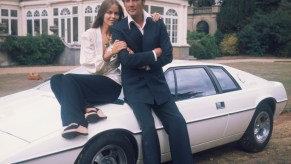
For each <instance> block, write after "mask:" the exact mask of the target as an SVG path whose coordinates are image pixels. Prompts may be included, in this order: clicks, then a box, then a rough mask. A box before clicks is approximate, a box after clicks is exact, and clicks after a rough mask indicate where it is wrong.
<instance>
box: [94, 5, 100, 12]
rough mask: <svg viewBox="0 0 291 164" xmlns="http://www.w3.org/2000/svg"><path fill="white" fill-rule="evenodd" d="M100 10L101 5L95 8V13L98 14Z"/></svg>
mask: <svg viewBox="0 0 291 164" xmlns="http://www.w3.org/2000/svg"><path fill="white" fill-rule="evenodd" d="M99 9H100V5H97V6H96V7H95V13H98V11H99Z"/></svg>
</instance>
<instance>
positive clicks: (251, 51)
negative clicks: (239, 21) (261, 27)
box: [239, 25, 263, 56]
mask: <svg viewBox="0 0 291 164" xmlns="http://www.w3.org/2000/svg"><path fill="white" fill-rule="evenodd" d="M258 35H259V34H258V33H257V32H256V31H255V30H254V28H253V27H252V26H250V25H247V26H246V27H245V28H243V30H242V31H241V32H240V33H239V45H240V48H241V51H242V53H246V54H248V55H252V56H262V54H263V50H262V47H261V44H260V42H259V40H258V38H259V36H258Z"/></svg>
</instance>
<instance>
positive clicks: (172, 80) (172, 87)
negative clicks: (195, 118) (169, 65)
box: [165, 70, 176, 97]
mask: <svg viewBox="0 0 291 164" xmlns="http://www.w3.org/2000/svg"><path fill="white" fill-rule="evenodd" d="M165 78H166V80H167V83H168V86H169V88H170V91H171V94H172V96H174V97H175V94H176V90H175V89H176V86H175V85H176V84H175V76H174V71H173V70H171V71H168V72H166V74H165Z"/></svg>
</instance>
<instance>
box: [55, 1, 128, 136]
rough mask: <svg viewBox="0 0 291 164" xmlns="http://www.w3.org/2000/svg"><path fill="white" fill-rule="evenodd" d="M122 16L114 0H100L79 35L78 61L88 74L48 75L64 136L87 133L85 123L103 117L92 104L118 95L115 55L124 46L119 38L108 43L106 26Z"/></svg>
mask: <svg viewBox="0 0 291 164" xmlns="http://www.w3.org/2000/svg"><path fill="white" fill-rule="evenodd" d="M123 17H124V13H123V10H122V7H121V6H120V4H119V3H118V2H117V1H116V0H104V1H103V3H102V4H101V6H100V9H99V11H98V14H97V18H96V20H95V22H94V23H93V25H92V28H90V29H88V30H87V31H86V32H85V33H84V34H83V35H82V36H81V52H80V64H81V65H82V66H83V67H85V68H86V70H87V71H88V72H89V73H90V74H88V75H81V74H66V75H63V74H58V75H54V76H53V77H52V78H51V88H52V91H53V92H54V94H55V96H56V98H57V100H58V102H59V103H60V105H61V119H62V123H63V126H66V128H65V129H64V132H63V133H62V136H63V137H64V138H67V139H71V138H74V137H76V136H78V135H87V134H88V129H87V127H88V123H94V122H97V121H98V120H100V119H106V116H105V115H104V114H103V113H102V111H101V110H99V109H97V108H95V107H94V106H93V105H95V104H97V103H110V102H113V101H115V100H116V99H117V98H118V96H119V94H120V91H121V80H120V70H119V69H118V67H119V65H120V63H119V61H118V59H117V56H116V55H115V54H117V53H118V52H119V51H120V50H122V49H126V48H127V45H126V43H125V42H121V41H116V42H114V43H111V42H110V41H111V40H110V39H111V35H110V31H109V28H110V27H111V26H112V25H113V24H114V23H115V22H116V21H119V20H120V19H122V18H123ZM128 50H129V49H128ZM129 51H130V50H129Z"/></svg>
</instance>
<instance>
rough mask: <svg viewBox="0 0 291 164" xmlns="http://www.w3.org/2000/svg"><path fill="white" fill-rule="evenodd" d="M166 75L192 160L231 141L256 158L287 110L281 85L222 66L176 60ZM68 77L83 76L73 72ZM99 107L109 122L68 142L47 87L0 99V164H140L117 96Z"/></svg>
mask: <svg viewBox="0 0 291 164" xmlns="http://www.w3.org/2000/svg"><path fill="white" fill-rule="evenodd" d="M164 72H165V76H166V79H167V82H168V85H169V88H170V90H171V93H172V95H173V97H174V98H175V99H176V103H177V105H178V107H179V109H180V111H181V113H182V114H183V116H184V117H185V119H186V122H187V127H188V131H189V136H190V142H191V146H192V147H191V148H192V152H193V153H196V152H199V151H202V150H206V149H209V148H213V147H216V146H219V145H223V144H226V143H230V142H233V141H238V143H239V145H240V146H241V147H242V148H244V149H245V150H247V151H250V152H258V151H261V150H262V149H263V148H264V147H265V146H266V145H267V144H268V142H269V140H270V137H271V135H272V129H273V119H274V118H276V117H277V116H278V115H280V113H281V112H282V111H283V109H284V108H285V106H286V104H287V95H286V91H285V88H284V86H283V85H282V84H281V83H280V82H274V81H267V80H265V79H262V78H260V77H257V76H254V75H251V74H249V73H246V72H244V71H241V70H238V69H234V68H231V67H228V66H224V65H221V64H211V63H199V62H195V61H181V60H176V61H173V62H172V63H171V64H168V65H166V66H165V67H164ZM69 73H85V71H84V69H83V68H82V67H78V68H77V69H74V70H72V71H70V72H69ZM98 108H100V109H102V110H103V112H104V113H105V114H106V115H107V116H108V118H107V119H106V120H102V121H100V122H98V123H95V124H89V129H88V130H89V135H88V136H78V137H77V138H75V139H73V140H67V139H64V138H63V137H62V136H61V133H62V131H63V127H62V125H61V120H60V118H61V117H60V106H59V104H58V102H57V100H56V99H55V97H54V94H53V93H52V92H51V90H50V84H49V81H46V82H44V83H43V84H41V85H39V86H37V87H35V88H32V89H29V90H26V91H23V92H20V93H16V94H12V95H9V96H5V97H1V98H0V145H1V149H0V163H5V164H6V163H35V164H51V163H62V164H72V163H81V164H88V163H92V164H93V163H96V164H101V163H113V164H115V163H118V164H134V163H142V160H143V157H142V153H141V130H140V128H139V126H138V123H137V121H136V119H135V117H134V115H133V112H132V110H131V108H130V107H129V106H128V105H127V104H126V103H124V102H123V100H122V95H121V96H120V99H119V100H118V101H117V102H116V103H112V104H104V105H99V106H98ZM154 117H155V119H156V120H155V124H156V129H157V131H158V134H159V139H160V146H161V152H162V154H161V156H162V161H163V162H166V161H169V160H171V156H170V149H169V145H168V137H167V134H166V133H165V131H164V129H163V126H162V124H161V122H160V121H159V120H158V119H157V117H156V116H155V115H154ZM177 135H178V134H177Z"/></svg>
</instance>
